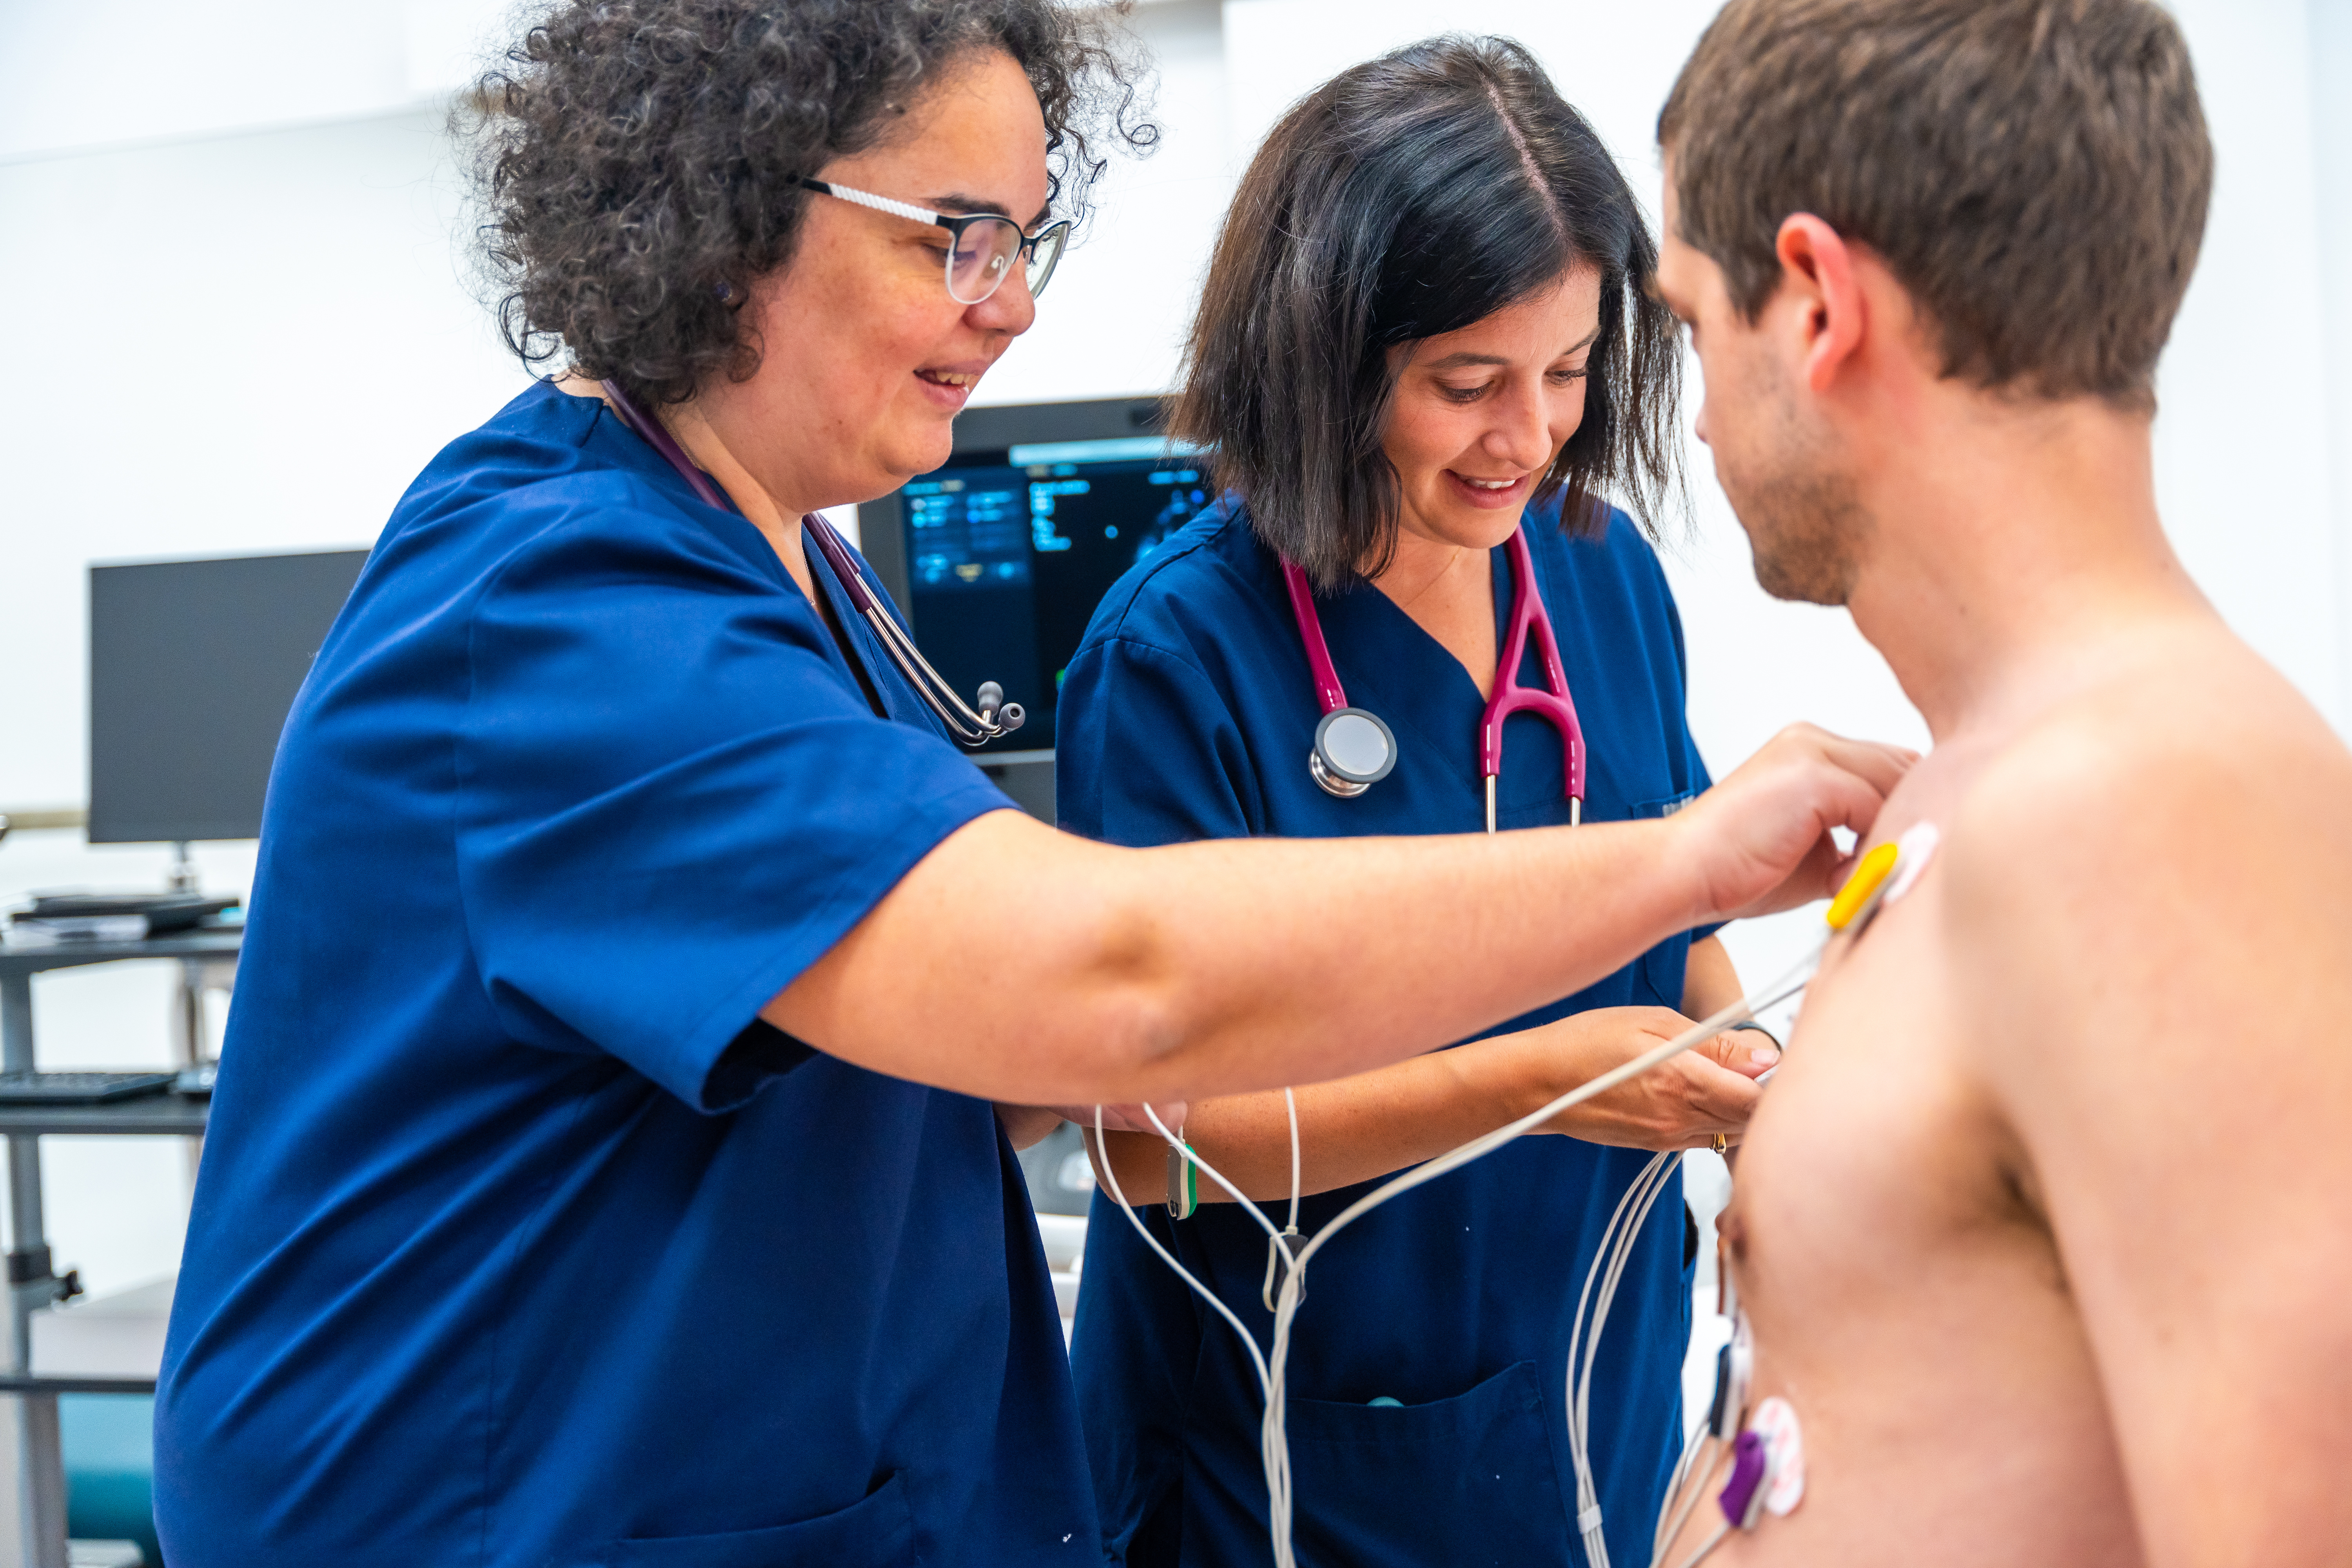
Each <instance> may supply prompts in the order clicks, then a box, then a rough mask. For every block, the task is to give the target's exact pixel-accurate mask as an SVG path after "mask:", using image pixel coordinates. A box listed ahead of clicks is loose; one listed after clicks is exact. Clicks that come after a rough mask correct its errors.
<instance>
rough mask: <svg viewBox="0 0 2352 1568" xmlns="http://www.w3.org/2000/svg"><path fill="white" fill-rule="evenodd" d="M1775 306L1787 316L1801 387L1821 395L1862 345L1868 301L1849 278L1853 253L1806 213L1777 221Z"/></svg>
mask: <svg viewBox="0 0 2352 1568" xmlns="http://www.w3.org/2000/svg"><path fill="white" fill-rule="evenodd" d="M1774 248H1775V249H1776V250H1777V251H1778V252H1779V254H1780V301H1779V305H1780V309H1781V310H1786V311H1787V312H1788V314H1789V326H1790V331H1793V332H1794V333H1795V342H1794V344H1793V346H1794V348H1795V349H1796V352H1797V354H1798V367H1799V370H1800V372H1801V374H1802V375H1803V376H1804V378H1805V384H1806V385H1807V386H1809V387H1811V389H1812V390H1813V391H1815V392H1826V391H1828V390H1829V388H1830V385H1831V384H1832V382H1834V381H1835V380H1836V379H1837V377H1838V374H1839V373H1840V372H1841V371H1843V369H1844V368H1845V367H1846V365H1847V363H1849V362H1850V361H1851V360H1852V359H1853V353H1854V351H1855V350H1856V349H1857V348H1859V347H1860V346H1861V345H1862V340H1863V336H1864V332H1865V331H1867V330H1868V326H1869V320H1870V316H1869V310H1870V307H1869V301H1868V300H1867V299H1866V298H1865V296H1864V293H1863V289H1862V285H1861V282H1860V280H1859V279H1857V278H1856V277H1855V276H1854V265H1853V262H1854V258H1853V250H1852V248H1851V247H1848V246H1847V244H1846V242H1845V240H1844V238H1843V237H1841V236H1840V235H1839V233H1838V231H1837V230H1835V229H1833V228H1832V227H1831V226H1829V225H1828V224H1825V223H1823V222H1822V220H1821V219H1820V218H1817V217H1815V216H1813V215H1812V214H1811V213H1794V214H1791V215H1790V216H1788V217H1787V218H1784V219H1783V220H1781V224H1780V235H1779V237H1778V238H1777V239H1776V240H1775V241H1774Z"/></svg>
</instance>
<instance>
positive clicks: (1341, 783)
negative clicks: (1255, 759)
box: [1307, 708, 1397, 800]
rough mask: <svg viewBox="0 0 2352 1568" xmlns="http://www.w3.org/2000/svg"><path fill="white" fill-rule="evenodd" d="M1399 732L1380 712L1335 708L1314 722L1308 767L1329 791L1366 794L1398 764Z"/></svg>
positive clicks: (1345, 795) (1344, 796) (1345, 797)
mask: <svg viewBox="0 0 2352 1568" xmlns="http://www.w3.org/2000/svg"><path fill="white" fill-rule="evenodd" d="M1396 760H1397V743H1396V736H1395V734H1394V733H1392V732H1391V731H1390V729H1389V727H1388V726H1387V725H1386V724H1384V723H1382V722H1381V716H1380V715H1379V714H1377V713H1368V712H1366V711H1365V710H1363V709H1361V708H1335V709H1333V710H1331V711H1330V712H1328V713H1326V714H1324V715H1323V721H1322V722H1321V723H1319V724H1318V725H1316V726H1315V745H1314V748H1313V749H1312V750H1311V751H1309V752H1307V772H1308V773H1312V774H1314V775H1315V782H1316V783H1317V784H1321V785H1322V786H1323V789H1324V791H1325V793H1326V794H1329V795H1338V796H1339V798H1340V799H1342V800H1348V799H1350V798H1352V797H1354V796H1356V795H1361V794H1363V793H1364V792H1365V791H1366V790H1368V789H1370V788H1371V787H1372V786H1373V785H1374V784H1378V783H1380V782H1381V780H1382V779H1384V778H1386V777H1388V776H1389V770H1390V769H1391V768H1393V767H1395V766H1396Z"/></svg>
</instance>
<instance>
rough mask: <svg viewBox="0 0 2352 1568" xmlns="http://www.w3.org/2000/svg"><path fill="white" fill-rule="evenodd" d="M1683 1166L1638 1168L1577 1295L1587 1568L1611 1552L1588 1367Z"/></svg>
mask: <svg viewBox="0 0 2352 1568" xmlns="http://www.w3.org/2000/svg"><path fill="white" fill-rule="evenodd" d="M1682 1160H1683V1157H1682V1156H1681V1155H1680V1154H1679V1153H1659V1154H1654V1155H1652V1156H1651V1158H1650V1163H1648V1164H1646V1165H1644V1166H1643V1167H1642V1170H1641V1173H1639V1174H1637V1175H1636V1176H1635V1177H1634V1178H1633V1182H1632V1183H1631V1184H1628V1185H1627V1187H1626V1188H1625V1192H1624V1195H1623V1196H1622V1197H1620V1198H1619V1199H1618V1200H1617V1208H1616V1211H1615V1212H1614V1213H1612V1215H1610V1216H1609V1226H1608V1228H1607V1229H1605V1230H1603V1231H1602V1232H1601V1245H1600V1246H1599V1247H1596V1248H1595V1249H1594V1251H1593V1257H1592V1265H1591V1268H1588V1269H1586V1270H1585V1274H1584V1289H1582V1290H1581V1291H1580V1292H1579V1293H1578V1295H1577V1299H1576V1318H1575V1320H1574V1322H1573V1323H1572V1325H1571V1326H1570V1330H1569V1336H1568V1391H1567V1405H1568V1455H1569V1460H1570V1465H1571V1466H1572V1467H1573V1468H1574V1470H1575V1473H1576V1527H1577V1531H1578V1532H1579V1533H1580V1534H1581V1535H1582V1536H1583V1538H1584V1560H1585V1563H1587V1565H1588V1568H1609V1546H1608V1542H1607V1541H1606V1540H1605V1538H1604V1537H1603V1535H1602V1533H1601V1494H1600V1489H1599V1488H1598V1487H1597V1486H1596V1485H1595V1484H1594V1482H1593V1479H1592V1431H1591V1405H1592V1367H1593V1363H1595V1362H1596V1361H1597V1360H1599V1359H1600V1354H1601V1327H1602V1325H1604V1324H1606V1323H1607V1322H1608V1321H1609V1308H1610V1306H1611V1304H1612V1302H1614V1301H1615V1300H1616V1299H1617V1283H1618V1281H1619V1280H1620V1279H1623V1278H1624V1274H1625V1267H1626V1265H1627V1263H1628V1262H1630V1261H1631V1260H1632V1258H1633V1244H1634V1243H1635V1242H1636V1241H1638V1240H1639V1239H1640V1238H1641V1235H1642V1227H1643V1225H1644V1224H1645V1223H1647V1221H1648V1220H1649V1217H1650V1210H1651V1208H1652V1207H1654V1205H1656V1203H1657V1201H1658V1198H1659V1196H1660V1194H1663V1193H1664V1191H1665V1190H1666V1183H1667V1178H1669V1177H1670V1176H1672V1175H1673V1174H1674V1173H1675V1172H1676V1171H1678V1170H1680V1169H1681V1168H1682ZM1596 1276H1598V1277H1599V1278H1600V1281H1601V1293H1600V1296H1599V1299H1598V1300H1595V1299H1594V1297H1593V1291H1592V1285H1593V1280H1594V1278H1595V1277H1596ZM1588 1305H1590V1306H1591V1308H1592V1332H1591V1336H1590V1337H1589V1338H1588V1337H1587V1336H1586V1335H1585V1331H1584V1312H1585V1308H1586V1307H1587V1306H1588ZM1580 1367H1581V1371H1580V1370H1579V1368H1580Z"/></svg>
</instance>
